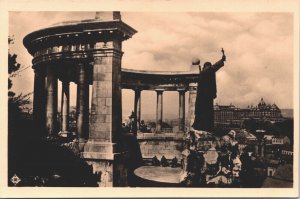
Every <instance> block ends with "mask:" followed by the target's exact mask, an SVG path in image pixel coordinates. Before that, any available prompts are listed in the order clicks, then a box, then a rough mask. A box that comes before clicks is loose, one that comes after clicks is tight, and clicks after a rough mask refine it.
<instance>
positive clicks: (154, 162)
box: [152, 155, 160, 166]
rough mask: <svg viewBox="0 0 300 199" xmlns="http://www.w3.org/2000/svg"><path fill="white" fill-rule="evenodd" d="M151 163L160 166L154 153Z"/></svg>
mask: <svg viewBox="0 0 300 199" xmlns="http://www.w3.org/2000/svg"><path fill="white" fill-rule="evenodd" d="M152 165H153V166H160V162H159V160H158V158H157V157H156V155H155V156H154V157H153V158H152Z"/></svg>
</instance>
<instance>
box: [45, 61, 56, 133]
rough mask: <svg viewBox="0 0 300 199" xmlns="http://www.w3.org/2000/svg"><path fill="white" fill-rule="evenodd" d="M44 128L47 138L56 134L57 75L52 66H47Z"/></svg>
mask: <svg viewBox="0 0 300 199" xmlns="http://www.w3.org/2000/svg"><path fill="white" fill-rule="evenodd" d="M46 96H47V99H46V128H47V133H48V135H49V136H53V135H56V134H57V74H56V70H55V68H54V66H50V65H49V66H47V85H46Z"/></svg>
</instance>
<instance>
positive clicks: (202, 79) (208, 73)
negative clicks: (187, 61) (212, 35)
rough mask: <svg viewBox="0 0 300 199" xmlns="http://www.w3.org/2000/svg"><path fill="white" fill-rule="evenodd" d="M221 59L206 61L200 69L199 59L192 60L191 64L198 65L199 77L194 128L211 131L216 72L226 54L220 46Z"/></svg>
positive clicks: (215, 91) (222, 64)
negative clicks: (212, 62) (213, 62)
mask: <svg viewBox="0 0 300 199" xmlns="http://www.w3.org/2000/svg"><path fill="white" fill-rule="evenodd" d="M222 54H223V56H222V59H221V60H219V61H218V62H216V63H215V64H213V65H212V64H211V63H210V62H206V63H205V64H204V66H203V69H202V70H201V66H200V60H199V59H197V60H193V65H199V72H200V75H199V79H198V88H197V98H196V104H195V120H194V123H193V125H192V127H193V128H194V129H196V130H202V131H208V132H212V130H213V127H214V107H213V103H214V99H215V98H216V97H217V87H216V72H217V71H218V70H219V69H220V68H221V67H222V66H224V61H226V56H225V54H224V50H223V48H222Z"/></svg>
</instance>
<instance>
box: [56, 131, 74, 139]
mask: <svg viewBox="0 0 300 199" xmlns="http://www.w3.org/2000/svg"><path fill="white" fill-rule="evenodd" d="M71 135H72V133H71V132H69V131H60V132H59V133H58V136H60V137H64V138H67V137H70V136H71Z"/></svg>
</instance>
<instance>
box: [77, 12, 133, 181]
mask: <svg viewBox="0 0 300 199" xmlns="http://www.w3.org/2000/svg"><path fill="white" fill-rule="evenodd" d="M97 19H98V22H97V23H102V21H104V23H103V25H104V26H105V27H104V26H103V29H102V30H101V31H100V30H99V29H98V30H97V31H98V32H101V34H102V33H105V32H106V33H105V35H106V36H105V35H104V36H103V37H101V35H100V36H99V40H102V41H98V42H97V43H96V44H95V45H94V48H93V51H92V53H93V58H94V60H93V61H94V65H93V90H92V107H91V117H90V133H89V140H88V142H87V143H86V144H85V146H84V152H83V153H82V157H83V158H85V159H86V161H87V162H88V164H91V165H92V166H93V172H94V173H101V179H99V182H98V184H99V186H100V187H112V186H127V168H126V166H125V163H126V161H127V160H126V155H125V151H126V150H127V149H124V148H123V146H124V145H122V144H121V143H120V142H121V141H123V139H122V137H121V136H122V92H121V60H122V55H123V52H122V41H123V40H124V39H128V38H130V37H131V36H132V35H133V34H134V33H135V32H136V31H135V30H134V29H132V28H131V27H130V26H128V25H126V24H124V22H123V21H121V15H120V12H105V13H101V12H99V13H98V14H97ZM106 20H107V21H106ZM112 20H113V21H114V23H110V22H111V21H112ZM108 21H109V23H108ZM100 25H101V24H99V26H98V27H99V28H101V27H102V26H100ZM116 26H117V27H120V28H118V29H117V30H116V29H115V27H116ZM125 26H126V29H125V28H122V27H125ZM128 30H131V31H128ZM104 39H105V41H103V40H104Z"/></svg>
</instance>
